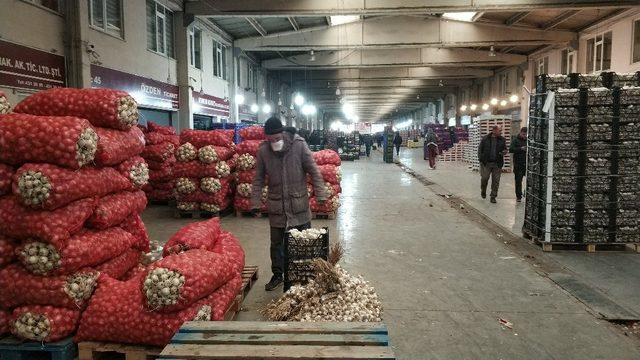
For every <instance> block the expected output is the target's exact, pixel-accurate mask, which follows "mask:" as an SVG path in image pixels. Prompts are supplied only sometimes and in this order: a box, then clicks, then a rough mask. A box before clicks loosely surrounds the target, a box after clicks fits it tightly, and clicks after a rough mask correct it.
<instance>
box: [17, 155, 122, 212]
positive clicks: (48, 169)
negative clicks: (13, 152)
mask: <svg viewBox="0 0 640 360" xmlns="http://www.w3.org/2000/svg"><path fill="white" fill-rule="evenodd" d="M130 187H131V182H130V181H129V180H128V179H126V178H125V177H124V176H122V175H121V174H120V173H119V172H118V171H117V170H116V169H114V168H99V169H97V168H82V169H80V170H71V169H65V168H61V167H59V166H55V165H51V164H26V165H23V166H22V167H20V168H19V169H18V170H17V171H16V173H15V175H14V176H13V193H14V194H15V195H16V197H17V198H18V199H19V200H20V201H21V202H22V204H24V205H25V206H29V207H32V208H42V209H45V210H53V209H57V208H59V207H61V206H64V205H67V204H68V203H70V202H72V201H74V200H78V199H82V198H87V197H92V196H104V195H106V194H110V193H113V192H117V191H123V190H127V189H129V188H130Z"/></svg>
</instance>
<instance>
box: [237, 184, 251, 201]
mask: <svg viewBox="0 0 640 360" xmlns="http://www.w3.org/2000/svg"><path fill="white" fill-rule="evenodd" d="M236 190H237V191H238V194H239V195H240V196H242V197H246V198H248V197H251V192H252V185H251V184H247V183H241V184H238V186H237V188H236Z"/></svg>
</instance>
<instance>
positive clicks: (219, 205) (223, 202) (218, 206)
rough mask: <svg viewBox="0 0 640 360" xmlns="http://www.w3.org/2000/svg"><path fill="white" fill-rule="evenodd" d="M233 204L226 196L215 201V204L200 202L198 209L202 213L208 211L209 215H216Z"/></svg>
mask: <svg viewBox="0 0 640 360" xmlns="http://www.w3.org/2000/svg"><path fill="white" fill-rule="evenodd" d="M232 203H233V198H232V197H231V196H229V195H227V196H226V197H225V198H223V199H217V200H216V202H201V203H200V204H199V208H200V210H202V211H208V212H210V213H217V212H220V211H223V210H224V209H227V208H229V206H231V204H232Z"/></svg>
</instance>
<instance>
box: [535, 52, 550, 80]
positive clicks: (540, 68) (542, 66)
mask: <svg viewBox="0 0 640 360" xmlns="http://www.w3.org/2000/svg"><path fill="white" fill-rule="evenodd" d="M548 73H549V57H548V56H545V57H543V58H540V59H538V60H536V75H542V74H548Z"/></svg>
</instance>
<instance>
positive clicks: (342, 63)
mask: <svg viewBox="0 0 640 360" xmlns="http://www.w3.org/2000/svg"><path fill="white" fill-rule="evenodd" d="M526 61H527V57H526V56H524V55H510V54H502V53H497V54H496V56H489V52H488V51H476V50H471V49H463V48H451V49H447V48H442V49H439V48H419V49H397V50H379V49H373V50H338V51H324V52H317V53H316V59H315V61H309V56H307V55H296V56H291V57H288V58H283V59H271V60H266V61H263V62H262V66H263V67H265V68H267V69H271V70H275V69H285V70H286V69H348V68H375V67H397V66H402V67H406V66H416V67H417V66H431V67H436V66H445V67H464V66H475V67H496V66H510V65H519V64H521V63H524V62H526Z"/></svg>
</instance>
